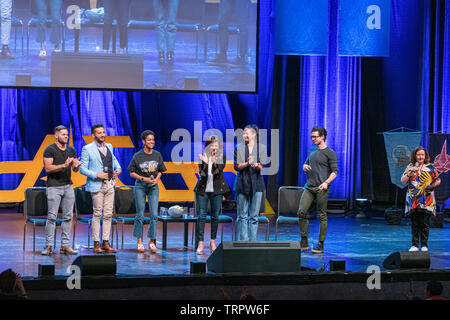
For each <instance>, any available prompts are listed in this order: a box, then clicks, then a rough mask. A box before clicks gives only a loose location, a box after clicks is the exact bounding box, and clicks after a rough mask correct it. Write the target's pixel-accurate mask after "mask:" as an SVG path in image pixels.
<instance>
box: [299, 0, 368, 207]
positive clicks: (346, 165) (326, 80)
mask: <svg viewBox="0 0 450 320" xmlns="http://www.w3.org/2000/svg"><path fill="white" fill-rule="evenodd" d="M337 16H338V1H337V0H332V1H331V2H330V24H329V28H330V29H329V38H328V55H327V56H326V57H307V56H305V57H301V58H300V59H301V62H300V63H301V66H300V123H299V135H300V139H299V167H298V181H299V185H300V186H303V185H304V184H305V183H306V179H307V176H306V174H305V173H304V172H303V169H302V167H303V163H304V161H305V160H306V158H307V156H308V151H309V149H310V147H311V146H312V141H311V138H310V137H311V129H312V128H313V127H314V126H323V127H324V128H326V129H327V132H328V137H327V140H326V143H327V145H328V146H329V147H330V148H332V149H333V150H335V151H336V153H337V158H338V168H339V174H338V175H337V178H336V179H335V180H334V181H333V183H332V186H331V191H330V198H339V199H354V198H355V197H359V196H360V192H361V184H360V174H361V167H360V163H361V161H360V153H359V145H360V122H361V121H360V114H361V58H359V57H339V56H338V47H337V44H338V37H337V35H338V21H337V20H338V19H337Z"/></svg>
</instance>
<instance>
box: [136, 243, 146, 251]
mask: <svg viewBox="0 0 450 320" xmlns="http://www.w3.org/2000/svg"><path fill="white" fill-rule="evenodd" d="M137 251H138V252H139V253H143V252H145V248H144V245H143V244H142V243H138V244H137Z"/></svg>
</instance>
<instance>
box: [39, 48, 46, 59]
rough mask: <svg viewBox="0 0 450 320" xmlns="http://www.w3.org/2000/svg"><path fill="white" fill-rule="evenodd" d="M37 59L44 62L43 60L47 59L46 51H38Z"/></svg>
mask: <svg viewBox="0 0 450 320" xmlns="http://www.w3.org/2000/svg"><path fill="white" fill-rule="evenodd" d="M39 58H40V59H41V60H45V58H47V51H45V50H41V51H39Z"/></svg>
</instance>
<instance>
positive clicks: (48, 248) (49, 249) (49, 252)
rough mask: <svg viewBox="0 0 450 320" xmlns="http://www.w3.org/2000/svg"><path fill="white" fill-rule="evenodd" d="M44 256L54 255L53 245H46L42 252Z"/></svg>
mask: <svg viewBox="0 0 450 320" xmlns="http://www.w3.org/2000/svg"><path fill="white" fill-rule="evenodd" d="M41 254H42V255H43V256H51V255H52V246H45V248H44V251H42V252H41Z"/></svg>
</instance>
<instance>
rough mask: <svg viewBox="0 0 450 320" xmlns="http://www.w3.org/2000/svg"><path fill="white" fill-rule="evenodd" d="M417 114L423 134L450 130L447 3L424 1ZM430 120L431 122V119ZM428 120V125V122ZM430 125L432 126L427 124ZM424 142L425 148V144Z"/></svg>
mask: <svg viewBox="0 0 450 320" xmlns="http://www.w3.org/2000/svg"><path fill="white" fill-rule="evenodd" d="M421 58H422V59H421V60H422V61H421V67H422V70H421V72H422V75H421V76H422V81H421V90H420V94H421V96H420V111H421V115H422V117H423V118H424V120H425V121H423V122H422V123H421V128H420V129H421V130H422V131H424V132H441V131H447V132H448V131H449V130H450V3H449V2H448V1H436V0H425V2H424V25H423V47H422V57H421ZM430 118H431V119H430ZM430 120H431V121H430ZM430 123H431V124H430ZM427 142H428V141H427V139H425V141H424V144H425V145H426V144H427Z"/></svg>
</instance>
